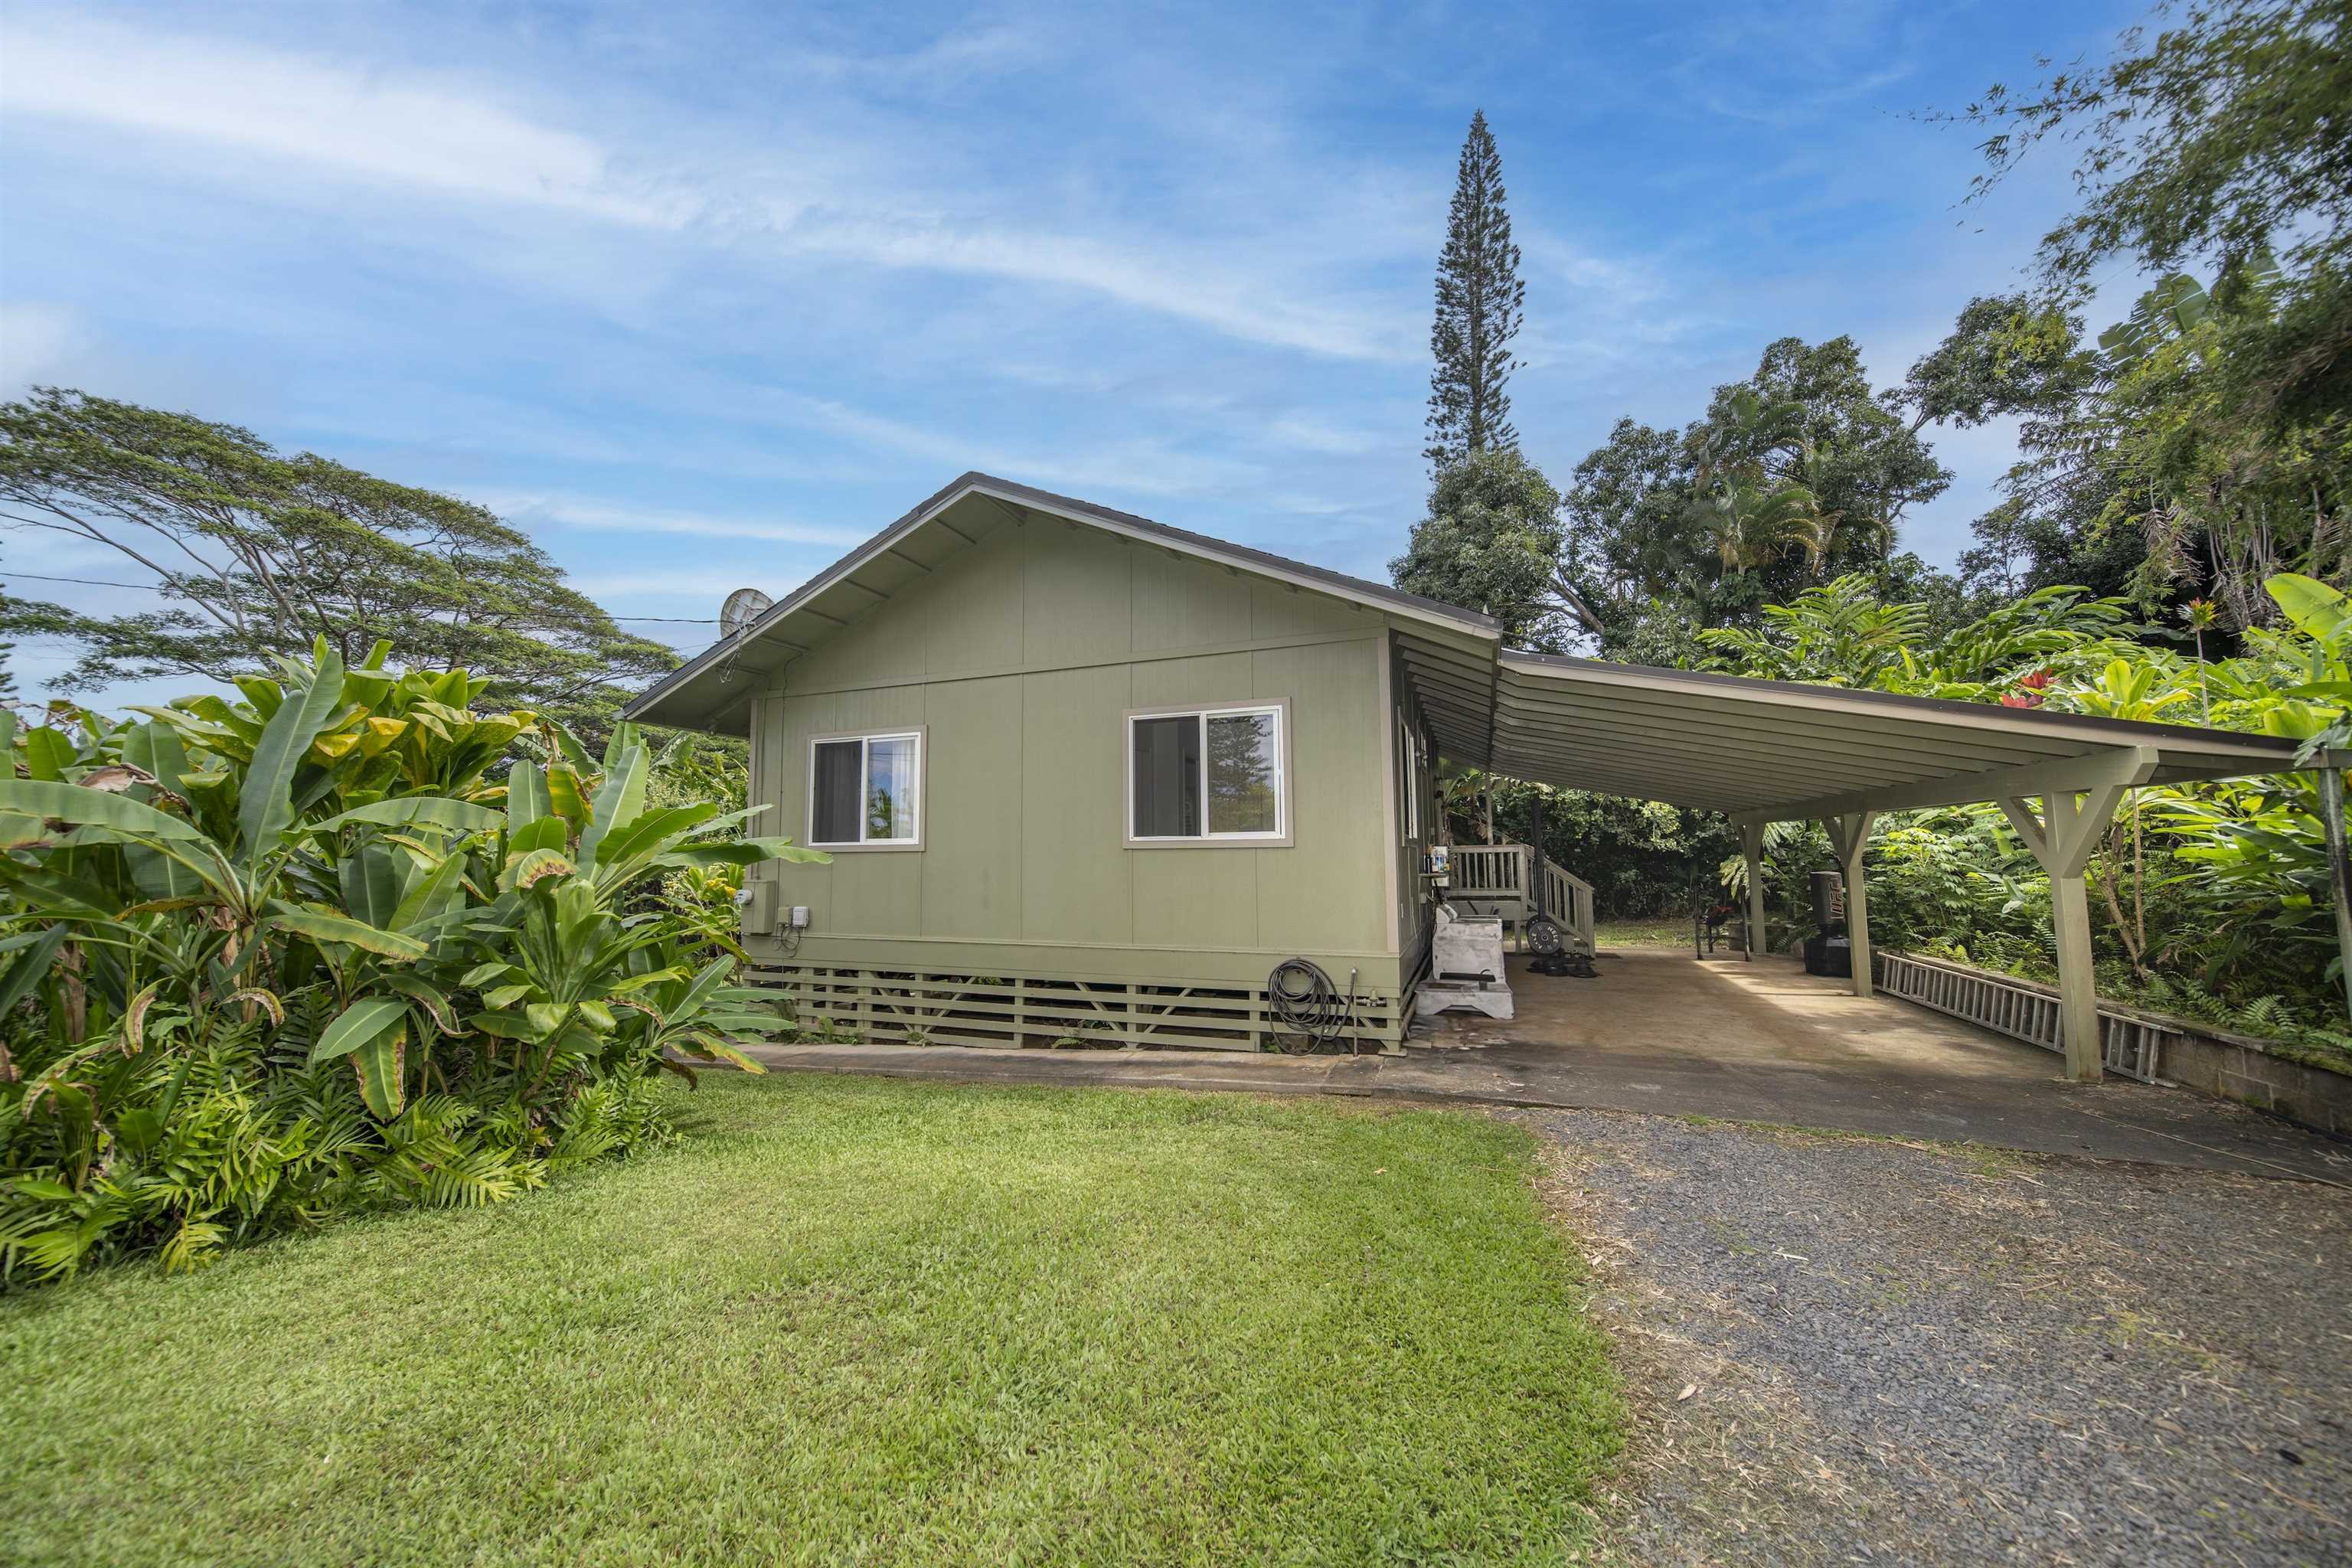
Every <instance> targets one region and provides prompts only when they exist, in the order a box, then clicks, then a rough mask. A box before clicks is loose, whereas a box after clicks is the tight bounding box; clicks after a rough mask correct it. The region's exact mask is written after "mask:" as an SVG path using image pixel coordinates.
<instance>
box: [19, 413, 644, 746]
mask: <svg viewBox="0 0 2352 1568" xmlns="http://www.w3.org/2000/svg"><path fill="white" fill-rule="evenodd" d="M0 517H5V520H6V521H7V522H8V523H10V524H11V525H13V526H15V527H17V528H21V529H35V530H44V531H55V532H58V533H62V534H65V535H67V536H68V537H70V538H73V539H75V540H78V541H81V542H87V543H89V544H93V545H96V546H98V547H100V548H101V549H103V550H106V551H110V552H113V553H114V554H115V555H117V556H119V557H121V559H122V560H123V561H124V562H125V563H129V564H130V565H131V566H134V567H136V568H138V569H140V570H142V571H143V572H144V573H145V574H148V580H149V581H150V582H152V584H153V585H154V587H155V589H156V591H157V593H158V595H159V597H160V600H161V603H160V605H158V607H157V608H154V609H152V610H146V611H141V612H136V613H132V614H129V615H121V616H91V615H81V614H75V613H71V612H60V611H58V610H57V609H56V608H55V607H54V606H49V605H17V606H15V607H13V608H11V607H10V606H6V605H0V630H33V631H37V632H40V633H42V634H45V635H49V636H64V637H70V638H72V639H74V640H76V641H78V642H79V643H80V644H81V645H82V647H83V649H84V651H83V654H82V657H81V658H80V661H79V663H78V664H76V665H75V666H74V667H73V668H72V669H71V670H70V671H68V674H67V676H66V677H65V679H64V680H63V682H62V683H61V684H63V685H65V686H67V687H68V688H73V687H84V688H86V687H89V686H95V685H100V684H103V683H106V682H109V681H114V680H125V679H145V678H150V677H154V676H162V675H194V676H202V677H205V678H208V679H215V680H227V679H232V678H233V677H235V676H236V675H239V674H243V673H249V672H251V671H254V670H257V669H262V668H268V663H269V660H270V658H271V657H272V656H282V657H289V658H290V657H296V656H299V655H301V654H303V653H305V652H307V651H308V650H309V649H310V647H312V644H313V641H314V639H316V638H320V637H323V638H325V639H326V643H327V646H328V647H331V648H332V649H334V650H335V651H336V653H337V655H338V656H339V657H341V658H345V659H347V660H352V661H356V660H358V659H359V658H362V657H364V656H365V654H366V652H367V650H368V649H369V647H372V646H373V644H374V643H375V642H377V641H378V640H379V639H384V638H389V639H391V641H392V642H393V644H394V646H395V647H398V648H399V649H400V651H401V655H402V658H404V660H405V661H406V662H407V663H408V664H409V665H410V666H411V667H412V668H425V669H455V668H468V669H471V670H473V671H475V672H476V673H477V674H478V675H480V676H483V677H486V678H487V679H488V680H489V681H490V683H491V684H490V687H489V690H490V692H491V700H496V701H502V702H520V703H528V704H530V705H531V706H534V707H538V708H541V709H545V710H551V711H557V712H563V711H581V710H595V709H598V708H601V707H604V706H606V705H609V703H610V702H611V700H613V699H614V697H615V696H616V695H617V694H618V693H619V692H620V691H622V690H623V689H627V688H629V687H633V686H635V685H639V684H642V683H643V682H644V681H646V680H647V679H651V678H652V677H654V676H655V675H657V674H659V673H661V672H662V671H664V670H667V669H669V668H673V667H675V665H676V664H677V656H676V655H675V654H674V653H673V652H672V651H671V650H670V649H669V648H668V647H665V646H664V645H662V644H660V643H657V642H653V641H650V640H648V639H646V638H644V637H634V636H631V635H629V634H628V633H626V632H624V631H623V630H622V629H621V628H620V627H619V626H617V625H615V624H614V621H613V619H612V617H611V616H608V615H606V614H605V612H604V610H603V609H602V608H601V607H599V606H598V605H597V604H596V603H595V602H594V601H593V600H592V599H590V598H589V597H588V596H587V595H584V594H583V593H581V592H580V591H579V590H578V589H576V588H573V587H572V586H571V585H570V584H567V583H566V582H565V581H564V575H563V572H562V568H560V567H559V566H557V565H556V564H555V563H553V562H552V561H551V560H550V559H548V557H547V556H546V555H545V553H543V552H541V551H540V550H539V549H538V548H537V547H535V546H534V545H533V544H532V543H531V542H530V539H529V538H528V537H527V536H526V535H524V534H523V533H521V532H520V531H517V530H515V529H513V528H510V527H509V526H508V525H507V524H506V523H504V522H502V521H499V518H498V517H497V516H496V515H495V514H493V513H492V512H490V511H489V510H487V509H485V508H483V507H480V506H477V505H475V504H473V503H471V502H469V501H465V500H458V499H457V498H455V497H452V496H446V495H443V494H440V493H438V492H436V491H433V490H428V489H418V488H416V487H415V486H411V485H404V484H398V483H394V481H392V480H389V479H378V478H376V477H375V476H374V475H373V474H368V473H363V472H362V471H361V470H359V469H357V468H346V467H344V466H343V465H342V464H341V463H337V462H334V461H332V460H331V459H330V458H321V457H319V456H317V455H315V454H312V453H309V452H303V453H298V454H294V455H291V456H289V455H288V454H285V453H282V452H279V451H278V450H277V449H276V448H275V447H272V446H270V445H269V443H268V442H267V441H264V440H262V439H261V438H260V437H258V436H256V435H255V434H253V433H252V432H251V431H249V430H244V429H240V428H238V427H237V426H233V425H224V424H216V423H215V422H212V421H210V420H205V419H199V418H197V417H195V416H193V415H189V414H174V413H166V412H164V411H162V410H159V409H153V408H143V407H141V406H139V405H135V404H130V403H121V402H116V401H113V400H111V399H109V398H103V397H95V396H90V395H86V394H83V393H80V392H73V391H67V390H62V389H58V388H54V387H47V388H39V389H37V390H36V391H35V392H34V393H33V395H31V396H29V397H27V398H26V399H24V400H22V401H20V402H15V403H9V404H6V405H0Z"/></svg>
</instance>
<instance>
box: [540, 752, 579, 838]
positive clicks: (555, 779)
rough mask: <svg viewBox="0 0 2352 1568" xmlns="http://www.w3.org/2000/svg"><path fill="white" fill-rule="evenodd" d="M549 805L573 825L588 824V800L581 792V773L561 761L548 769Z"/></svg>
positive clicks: (556, 813)
mask: <svg viewBox="0 0 2352 1568" xmlns="http://www.w3.org/2000/svg"><path fill="white" fill-rule="evenodd" d="M547 805H548V809H550V810H551V811H552V812H554V813H555V815H556V816H560V817H562V818H563V820H564V821H566V822H568V823H570V824H572V826H574V827H583V826H586V825H587V822H588V801H587V797H586V796H584V795H582V794H581V793H580V775H579V774H578V773H574V772H573V771H572V769H570V768H568V767H565V766H563V765H562V764H561V763H559V764H557V765H556V766H554V767H551V768H550V769H548V770H547Z"/></svg>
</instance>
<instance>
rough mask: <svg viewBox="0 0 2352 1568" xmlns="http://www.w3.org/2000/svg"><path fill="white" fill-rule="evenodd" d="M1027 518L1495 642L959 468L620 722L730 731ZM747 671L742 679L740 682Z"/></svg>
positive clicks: (1381, 594)
mask: <svg viewBox="0 0 2352 1568" xmlns="http://www.w3.org/2000/svg"><path fill="white" fill-rule="evenodd" d="M1024 516H1027V517H1056V518H1061V519H1063V520H1064V521H1069V522H1074V523H1078V524H1082V525H1084V526H1087V527H1092V528H1097V529H1100V530H1102V531H1105V532H1108V533H1115V534H1118V535H1121V536H1123V537H1126V538H1129V539H1137V540H1141V541H1144V542H1149V543H1151V544H1156V545H1159V546H1160V547H1162V548H1164V549H1168V550H1172V551H1175V552H1177V553H1179V554H1182V555H1189V556H1192V557H1193V558H1195V559H1197V560H1201V561H1206V562H1211V563H1214V564H1217V565H1220V566H1227V567H1231V568H1233V569H1234V570H1235V571H1239V572H1247V573H1250V574H1254V575H1256V576H1260V577H1265V578H1268V579H1271V580H1273V581H1276V582H1279V583H1285V584H1289V585H1291V586H1293V587H1299V588H1310V589H1313V590H1315V591H1316V592H1318V593H1322V594H1328V595H1333V596H1335V597H1338V598H1342V599H1347V600H1349V601H1351V602H1353V603H1356V604H1360V605H1369V606H1370V607H1372V608H1374V609H1378V610H1381V611H1384V612H1386V613H1388V614H1390V615H1391V616H1397V617H1399V618H1400V619H1401V620H1402V621H1405V622H1407V623H1411V624H1417V625H1425V626H1430V627H1432V628H1433V629H1438V630H1442V631H1444V632H1447V633H1450V634H1452V637H1454V638H1455V639H1459V638H1461V637H1470V638H1473V639H1475V640H1476V641H1478V642H1481V643H1486V644H1491V645H1494V646H1496V647H1499V646H1501V642H1502V630H1503V628H1502V624H1501V623H1500V622H1499V621H1496V620H1495V619H1494V618H1493V617H1492V616H1482V615H1480V614H1478V613H1477V612H1476V611H1475V610H1465V609H1461V608H1458V607H1456V606H1455V605H1445V604H1440V603H1439V602H1438V601H1437V600H1435V599H1426V598H1423V597H1422V596H1421V595H1418V594H1408V593H1406V592H1404V591H1403V590H1402V589H1401V588H1391V587H1390V586H1388V585H1387V584H1384V583H1372V582H1367V581H1366V580H1365V579H1363V578H1361V577H1350V576H1349V575H1348V574H1345V573H1342V572H1333V571H1331V570H1329V569H1328V568H1326V567H1322V566H1314V565H1309V564H1308V563H1306V562H1303V561H1293V560H1290V559H1288V558H1287V557H1285V556H1280V555H1276V554H1272V553H1270V552H1266V551H1263V550H1254V549H1252V548H1250V547H1249V546H1248V545H1245V544H1234V543H1229V542H1226V541H1224V540H1222V539H1212V538H1210V537H1209V536H1208V535H1207V534H1204V533H1192V532H1190V531H1186V530H1184V529H1181V528H1171V527H1170V526H1169V525H1168V524H1166V523H1164V522H1155V521H1152V520H1151V519H1150V518H1148V517H1138V516H1136V515H1135V514H1134V513H1132V512H1125V511H1118V510H1113V509H1111V508H1109V507H1107V506H1097V505H1096V504H1095V503H1094V502H1092V501H1085V500H1077V499H1076V497H1073V496H1063V495H1055V494H1054V493H1053V492H1052V491H1050V490H1041V489H1036V488H1034V486H1030V485H1024V484H1018V483H1015V482H1014V481H1013V480H1011V479H998V478H996V477H994V476H993V475H990V474H983V473H978V472H974V473H968V474H965V475H963V476H961V478H959V479H956V480H955V481H954V482H953V483H951V484H950V485H949V486H947V487H946V488H945V489H941V490H940V491H939V492H938V493H937V494H935V495H933V496H931V497H929V499H928V500H924V501H923V502H921V503H920V504H919V505H918V506H916V507H915V508H914V509H913V510H910V511H908V513H907V514H906V515H905V516H903V517H901V518H899V519H898V521H895V522H893V523H891V524H890V525H889V526H888V527H887V528H885V529H883V530H882V531H880V532H878V533H877V534H875V535H874V537H873V538H871V539H868V540H867V541H866V542H865V543H863V544H860V545H858V546H857V547H856V548H855V549H853V550H852V551H850V552H849V553H847V554H846V555H844V556H843V557H842V558H841V559H840V560H838V561H836V562H835V563H833V564H832V565H830V566H828V567H826V568H825V569H824V571H822V572H820V573H818V574H816V575H815V576H814V577H812V578H810V579H809V580H808V581H807V582H805V583H803V584H801V585H800V586H799V587H797V588H795V589H793V591H792V592H791V593H790V594H787V595H784V597H782V598H781V599H779V600H777V601H776V602H775V604H773V605H771V606H769V608H768V609H767V611H766V612H765V613H763V614H762V615H761V616H760V618H759V619H758V620H756V621H754V622H752V623H751V626H747V627H745V628H744V629H743V631H741V632H740V633H739V634H737V635H736V636H734V637H721V638H719V641H717V642H715V643H713V644H712V645H711V646H710V647H708V648H705V649H704V650H703V651H702V652H701V653H699V654H697V655H696V656H695V657H694V658H690V659H688V660H687V662H686V663H685V664H683V665H681V666H679V667H678V668H677V669H675V670H673V671H671V672H670V674H668V675H667V676H666V677H664V678H663V679H661V680H659V681H657V682H656V683H655V684H654V685H653V686H652V687H651V688H649V689H647V690H646V692H645V693H644V694H643V695H642V696H640V697H638V698H637V699H636V700H635V701H634V702H631V703H630V704H629V705H628V708H627V709H626V710H625V713H624V715H623V716H624V717H625V718H629V719H635V720H639V721H645V722H647V723H654V724H670V725H676V726H677V727H679V728H681V729H693V730H717V729H735V728H740V725H741V720H742V714H741V711H740V710H742V709H743V708H744V706H745V704H746V703H747V701H748V700H749V699H750V697H751V693H752V691H753V689H756V688H758V687H760V686H762V685H764V684H765V680H764V678H765V677H766V676H769V675H772V674H773V673H774V672H775V671H776V670H777V669H779V668H782V667H783V666H784V665H785V664H787V663H789V662H791V661H792V660H793V659H794V658H798V657H800V656H801V655H802V654H803V653H806V652H808V651H809V650H810V649H811V648H814V647H816V646H817V645H818V644H819V643H822V642H823V641H824V640H825V639H826V638H827V637H832V636H833V635H834V634H835V633H837V632H838V631H840V630H841V629H842V628H843V627H844V626H847V625H849V623H850V622H852V621H854V620H856V619H857V618H858V617H860V616H863V615H865V614H866V613H868V612H870V611H872V610H874V609H877V608H878V607H879V606H880V605H884V604H886V603H887V602H888V601H889V600H890V599H892V598H893V597H895V596H896V595H898V592H899V591H900V590H901V589H903V588H905V587H906V586H908V584H911V583H913V582H917V581H919V580H920V579H921V578H923V577H925V576H928V575H929V574H930V573H932V572H933V571H935V570H937V569H938V568H939V567H940V566H942V565H944V564H946V563H947V561H948V560H949V558H950V557H951V556H953V555H955V554H956V553H958V552H961V551H963V550H967V549H970V548H971V546H972V545H974V544H976V543H978V542H979V541H980V540H981V539H982V538H983V537H985V536H986V535H987V534H989V533H992V532H994V531H996V530H997V529H998V528H1002V527H1008V526H1010V525H1011V524H1012V523H1013V522H1014V521H1021V520H1022V519H1023V518H1024ZM745 675H749V676H751V677H752V678H753V679H743V677H744V676H745Z"/></svg>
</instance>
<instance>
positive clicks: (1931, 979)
mask: <svg viewBox="0 0 2352 1568" xmlns="http://www.w3.org/2000/svg"><path fill="white" fill-rule="evenodd" d="M1872 959H1873V970H1874V973H1875V974H1876V975H1877V977H1878V984H1879V988H1880V990H1882V991H1883V992H1885V994H1887V995H1890V996H1900V997H1903V998H1904V999H1905V1000H1906V1001H1911V1002H1916V1003H1918V1004H1919V1005H1921V1006H1923V1007H1931V1008H1933V1009H1935V1010H1936V1011H1937V1012H1938V1013H1946V1014H1949V1015H1950V1016H1953V1017H1956V1018H1962V1019H1965V1020H1967V1021H1968V1022H1969V1023H1971V1024H1977V1025H1980V1026H1983V1027H1985V1028H1988V1029H1990V1030H1992V1031H1993V1032H1995V1033H1996V1034H2002V1035H2008V1036H2010V1037H2012V1038H2015V1039H2021V1040H2026V1041H2030V1042H2031V1043H2032V1044H2034V1045H2037V1046H2040V1047H2043V1048H2044V1049H2045V1050H2052V1051H2058V1050H2062V1049H2063V1047H2061V1046H2060V1045H2059V1043H2058V1024H2057V1014H2058V993H2057V992H2056V991H2055V990H2054V989H2053V988H2052V987H2050V986H2047V985H2042V984H2036V983H2035V982H2033V981H2031V980H2020V979H2018V978H2016V977H2015V976H2014V975H2008V974H1997V973H1992V972H1991V971H1990V970H1983V969H1975V968H1971V967H1969V965H1967V964H1963V963H1952V962H1950V961H1949V960H1948V959H1940V958H1923V957H1920V956H1919V955H1917V954H1916V953H1908V952H1887V951H1885V949H1883V948H1882V949H1880V950H1879V951H1878V952H1875V953H1874V954H1873V955H1872ZM2099 1034H2100V1037H2101V1042H2102V1044H2103V1045H2104V1046H2105V1058H2106V1067H2107V1070H2108V1071H2110V1072H2114V1073H2120V1074H2122V1075H2123V1076H2124V1077H2126V1078H2136V1079H2140V1080H2141V1081H2142V1082H2147V1083H2167V1084H2172V1085H2175V1086H2177V1087H2179V1088H2182V1089H2195V1090H2197V1091H2198V1092H2200V1093H2201V1094H2210V1095H2211V1096H2213V1097H2214V1098H2216V1099H2218V1100H2236V1101H2237V1102H2238V1103H2240V1104H2242V1105H2251V1106H2252V1107H2254V1108H2255V1109H2256V1110H2267V1111H2270V1112H2271V1113H2273V1115H2277V1116H2283V1117H2284V1118H2286V1119H2287V1120H2288V1121H2295V1122H2300V1123H2302V1124H2303V1125H2304V1126H2305V1127H2312V1128H2316V1129H2317V1130H2318V1131H2322V1132H2332V1133H2335V1134H2336V1136H2338V1137H2352V1077H2347V1076H2346V1075H2345V1074H2343V1073H2338V1072H2332V1071H2330V1070H2328V1069H2327V1068H2319V1067H2311V1066H2308V1065H2306V1064H2305V1063H2303V1062H2299V1061H2293V1060H2290V1059H2288V1058H2285V1057H2282V1056H2279V1055H2277V1054H2275V1052H2274V1050H2273V1042H2271V1041H2268V1040H2264V1039H2262V1038H2259V1037H2255V1036H2252V1035H2236V1034H2228V1033H2224V1032H2222V1031H2221V1030H2218V1029H2211V1028H2208V1027H2206V1026H2204V1025H2201V1024H2198V1023H2194V1022H2192V1021H2190V1020H2189V1019H2186V1018H2175V1017H2172V1016H2168V1015H2167V1014H2162V1013H2149V1012H2144V1011H2142V1010H2141V1009H2139V1008H2137V1007H2126V1006H2123V1005H2119V1004H2116V1003H2112V1002H2102V1003H2100V1004H2099Z"/></svg>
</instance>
